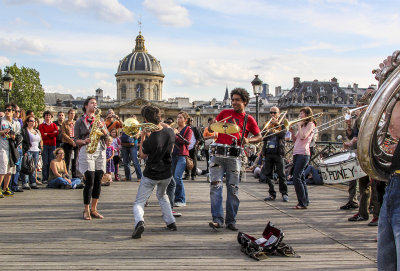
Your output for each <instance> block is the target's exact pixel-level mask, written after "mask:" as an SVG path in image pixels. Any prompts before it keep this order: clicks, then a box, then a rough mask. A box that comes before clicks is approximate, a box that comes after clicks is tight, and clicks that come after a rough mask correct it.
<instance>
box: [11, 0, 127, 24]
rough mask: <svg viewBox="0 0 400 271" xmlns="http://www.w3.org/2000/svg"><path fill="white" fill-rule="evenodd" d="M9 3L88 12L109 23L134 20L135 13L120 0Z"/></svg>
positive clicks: (71, 11) (32, 0)
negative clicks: (41, 5)
mask: <svg viewBox="0 0 400 271" xmlns="http://www.w3.org/2000/svg"><path fill="white" fill-rule="evenodd" d="M4 2H5V3H7V4H9V5H25V4H44V5H49V6H54V7H56V8H58V9H60V10H62V11H64V12H67V13H75V12H79V13H87V14H91V15H92V16H94V17H95V18H96V19H98V20H102V21H106V22H109V23H125V22H130V21H132V20H133V13H132V12H131V11H130V10H129V9H127V8H126V7H125V6H124V5H122V4H121V3H120V2H119V1H118V0H84V1H83V0H5V1H4Z"/></svg>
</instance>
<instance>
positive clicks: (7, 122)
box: [0, 104, 21, 198]
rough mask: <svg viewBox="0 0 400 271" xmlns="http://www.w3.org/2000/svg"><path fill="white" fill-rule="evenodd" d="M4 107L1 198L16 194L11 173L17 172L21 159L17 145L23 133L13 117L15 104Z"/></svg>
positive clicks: (0, 139) (0, 121)
mask: <svg viewBox="0 0 400 271" xmlns="http://www.w3.org/2000/svg"><path fill="white" fill-rule="evenodd" d="M4 108H5V110H4V111H5V116H4V117H2V118H1V119H0V186H1V184H2V183H3V180H4V185H3V190H1V189H0V198H3V197H4V196H12V195H14V193H13V192H12V191H11V190H10V189H9V188H8V185H9V183H10V180H11V174H15V172H16V167H15V163H17V161H18V159H19V157H18V156H19V154H18V150H16V146H17V141H19V139H20V133H21V126H20V123H19V121H17V120H14V119H13V113H14V112H15V110H16V107H15V105H14V104H6V105H5V106H4Z"/></svg>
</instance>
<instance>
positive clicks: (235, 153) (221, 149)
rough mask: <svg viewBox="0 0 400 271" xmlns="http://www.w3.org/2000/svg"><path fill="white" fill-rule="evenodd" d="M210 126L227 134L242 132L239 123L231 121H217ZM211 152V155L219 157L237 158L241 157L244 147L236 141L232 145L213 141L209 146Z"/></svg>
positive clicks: (215, 130)
mask: <svg viewBox="0 0 400 271" xmlns="http://www.w3.org/2000/svg"><path fill="white" fill-rule="evenodd" d="M210 128H211V129H212V130H213V131H214V132H217V133H220V134H227V135H231V134H236V133H239V132H240V127H239V126H238V125H237V124H234V123H229V122H221V121H220V122H216V123H213V124H211V125H210ZM232 137H233V136H232ZM235 139H236V137H235ZM209 152H210V154H211V155H214V156H218V157H227V158H237V157H240V155H241V154H242V148H241V147H240V146H238V145H236V144H235V143H233V144H231V145H228V144H219V143H211V144H210V146H209Z"/></svg>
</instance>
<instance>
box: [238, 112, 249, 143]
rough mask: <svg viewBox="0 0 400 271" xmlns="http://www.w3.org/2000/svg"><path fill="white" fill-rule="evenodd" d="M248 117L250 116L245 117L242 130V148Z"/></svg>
mask: <svg viewBox="0 0 400 271" xmlns="http://www.w3.org/2000/svg"><path fill="white" fill-rule="evenodd" d="M248 117H249V114H246V116H244V122H243V129H242V138H241V139H240V147H242V146H243V140H244V134H245V132H246V126H247V118H248Z"/></svg>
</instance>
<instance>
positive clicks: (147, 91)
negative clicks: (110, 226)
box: [115, 32, 165, 102]
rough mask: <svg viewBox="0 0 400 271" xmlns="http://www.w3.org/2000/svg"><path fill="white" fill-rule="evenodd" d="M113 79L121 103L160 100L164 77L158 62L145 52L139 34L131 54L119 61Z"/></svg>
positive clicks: (142, 40)
mask: <svg viewBox="0 0 400 271" xmlns="http://www.w3.org/2000/svg"><path fill="white" fill-rule="evenodd" d="M115 77H116V80H117V100H119V101H121V102H124V101H125V102H126V101H132V100H134V99H137V98H141V99H145V100H148V101H161V100H162V86H163V79H164V77H165V75H164V74H163V72H162V69H161V65H160V61H158V60H157V59H156V58H155V57H153V56H152V55H150V54H149V53H148V52H147V50H146V47H145V45H144V37H143V36H142V34H141V32H139V35H138V36H137V37H136V45H135V48H134V49H133V51H132V53H130V54H129V55H127V56H125V57H124V58H123V59H122V60H121V61H120V63H119V65H118V71H117V73H116V74H115Z"/></svg>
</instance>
